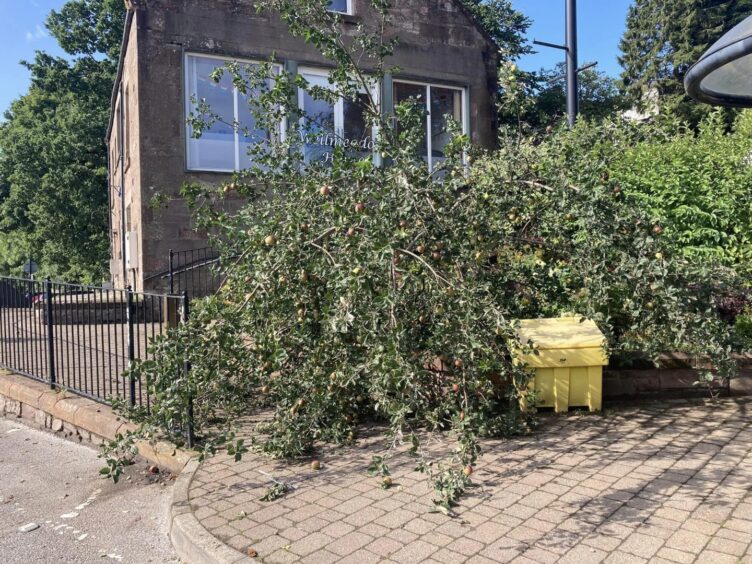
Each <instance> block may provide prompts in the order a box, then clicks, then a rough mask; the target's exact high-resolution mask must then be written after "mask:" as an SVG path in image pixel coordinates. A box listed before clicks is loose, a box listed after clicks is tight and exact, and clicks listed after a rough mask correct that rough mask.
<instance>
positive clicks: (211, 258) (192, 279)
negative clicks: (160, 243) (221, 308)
mask: <svg viewBox="0 0 752 564" xmlns="http://www.w3.org/2000/svg"><path fill="white" fill-rule="evenodd" d="M219 261H220V255H219V251H217V250H216V249H215V248H213V247H203V248H201V249H192V250H190V251H173V250H170V253H169V257H168V265H169V267H168V270H167V272H166V273H165V274H163V275H162V279H163V280H166V281H167V288H168V292H169V293H170V294H181V293H183V292H187V293H188V295H189V296H190V297H192V298H200V297H204V296H209V295H211V294H213V293H215V292H216V291H217V290H218V289H219V286H220V284H221V283H222V277H221V276H220V275H219V274H218V272H217V269H218V267H219Z"/></svg>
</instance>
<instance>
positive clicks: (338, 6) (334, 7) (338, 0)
mask: <svg viewBox="0 0 752 564" xmlns="http://www.w3.org/2000/svg"><path fill="white" fill-rule="evenodd" d="M347 4H348V1H347V0H329V9H330V10H331V11H332V12H342V13H343V14H347V13H348V10H347V8H348V6H347Z"/></svg>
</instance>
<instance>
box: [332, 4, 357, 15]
mask: <svg viewBox="0 0 752 564" xmlns="http://www.w3.org/2000/svg"><path fill="white" fill-rule="evenodd" d="M352 3H353V0H347V7H346V8H345V10H347V11H345V12H340V11H339V10H332V9H331V8H327V10H329V11H330V12H333V13H335V14H345V15H346V16H352V13H353V12H352Z"/></svg>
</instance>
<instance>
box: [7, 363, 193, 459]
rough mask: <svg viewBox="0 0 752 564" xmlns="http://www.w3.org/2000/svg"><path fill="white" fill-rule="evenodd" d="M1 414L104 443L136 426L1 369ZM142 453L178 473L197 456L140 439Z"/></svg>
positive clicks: (73, 437)
mask: <svg viewBox="0 0 752 564" xmlns="http://www.w3.org/2000/svg"><path fill="white" fill-rule="evenodd" d="M0 416H3V417H9V418H20V419H23V420H24V422H26V423H28V424H31V425H33V426H36V427H39V428H42V429H46V430H48V431H51V432H53V433H56V434H60V435H62V436H64V437H65V438H67V439H71V440H76V441H80V442H83V441H86V442H90V443H92V444H94V445H101V444H102V443H103V442H104V441H111V440H113V439H115V437H116V436H117V435H118V434H125V433H127V432H128V431H131V430H133V429H135V425H133V424H132V423H129V422H127V421H125V420H124V419H123V418H122V417H120V416H119V415H117V414H116V413H115V412H113V411H112V409H111V408H110V407H108V406H106V405H103V404H100V403H97V402H95V401H93V400H90V399H86V398H82V397H79V396H76V395H73V394H70V393H66V392H62V391H56V390H50V389H49V387H48V386H47V385H45V384H43V383H41V382H35V381H33V380H30V379H28V378H25V377H23V376H19V375H16V374H11V373H9V372H6V371H2V370H0ZM137 447H138V452H139V455H140V456H142V457H143V458H145V459H147V460H149V461H151V462H153V463H154V464H156V465H158V466H160V467H162V468H165V469H167V470H169V471H171V472H173V473H175V474H177V473H179V472H180V471H181V470H182V469H183V467H184V466H185V465H186V463H187V462H188V461H189V460H191V458H193V457H194V455H193V454H192V453H189V452H187V451H183V450H180V449H177V448H175V445H172V444H170V443H167V442H158V443H155V444H152V443H149V442H145V441H139V442H138V443H137Z"/></svg>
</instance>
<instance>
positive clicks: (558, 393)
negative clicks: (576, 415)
mask: <svg viewBox="0 0 752 564" xmlns="http://www.w3.org/2000/svg"><path fill="white" fill-rule="evenodd" d="M518 336H519V339H520V342H521V343H523V344H526V343H528V341H531V342H532V343H533V345H534V346H535V348H536V349H537V350H538V352H539V354H537V355H536V354H533V353H530V354H522V351H518V356H517V361H518V362H521V363H524V364H525V365H526V366H528V367H529V368H530V369H531V370H534V371H535V377H534V378H533V379H531V381H530V389H531V390H532V389H534V390H535V391H536V392H537V397H538V404H537V406H536V407H553V408H554V410H555V411H556V412H557V413H558V412H563V411H567V410H568V409H569V408H570V407H587V408H589V409H590V411H600V409H601V407H602V404H603V367H604V366H606V365H607V364H608V355H607V354H606V348H605V343H606V338H605V336H604V335H603V333H601V331H600V329H598V326H597V325H596V324H595V322H593V321H591V320H589V319H584V320H583V318H582V317H559V318H551V319H523V320H521V321H520V327H519V331H518ZM522 407H523V409H527V407H528V406H527V405H526V404H525V402H524V400H523V402H522Z"/></svg>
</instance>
